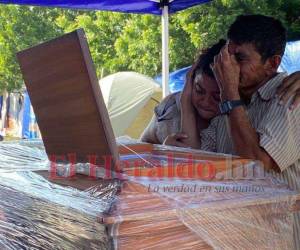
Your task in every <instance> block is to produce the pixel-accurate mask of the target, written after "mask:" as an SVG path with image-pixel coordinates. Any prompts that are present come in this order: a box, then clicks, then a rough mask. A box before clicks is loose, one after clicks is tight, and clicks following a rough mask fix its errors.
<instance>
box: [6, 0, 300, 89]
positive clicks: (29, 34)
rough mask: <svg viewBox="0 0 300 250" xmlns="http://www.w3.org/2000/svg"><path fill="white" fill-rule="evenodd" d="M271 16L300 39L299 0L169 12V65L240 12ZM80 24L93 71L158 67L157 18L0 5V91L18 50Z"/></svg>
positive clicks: (220, 34) (13, 79)
mask: <svg viewBox="0 0 300 250" xmlns="http://www.w3.org/2000/svg"><path fill="white" fill-rule="evenodd" d="M251 13H261V14H266V15H271V16H275V17H277V18H279V19H281V20H282V21H283V23H284V24H285V26H286V27H287V28H288V37H289V40H297V39H300V1H299V0H214V1H212V2H211V3H209V4H204V5H200V6H196V7H193V8H190V9H188V10H185V11H181V12H179V13H177V14H173V15H171V17H170V51H169V54H170V70H171V71H172V70H175V69H178V68H181V67H184V66H187V65H190V64H191V63H192V62H193V60H194V57H195V55H196V52H197V49H198V48H199V49H202V48H205V47H207V46H210V45H211V44H213V43H214V42H216V41H217V40H218V39H220V38H225V37H226V30H227V29H228V27H229V25H230V24H231V23H232V22H233V20H234V19H235V17H236V16H237V15H240V14H251ZM77 28H84V30H85V32H86V34H87V38H88V41H89V46H90V50H91V54H92V57H93V60H94V63H95V67H96V71H97V74H98V76H99V77H100V76H103V75H108V74H110V73H114V72H117V71H121V70H133V71H137V72H140V73H143V74H146V75H149V76H155V75H157V74H159V73H160V72H161V17H159V16H152V15H134V14H121V13H114V12H102V11H74V10H66V9H54V8H51V9H50V8H37V7H24V6H12V5H10V6H8V5H0V91H1V90H3V89H7V90H9V91H11V90H14V89H18V88H20V87H21V86H22V78H21V75H20V70H19V67H18V64H17V61H16V57H15V54H16V52H17V51H20V50H22V49H25V48H28V47H30V46H33V45H36V44H38V43H41V42H43V41H46V40H49V39H51V38H53V37H56V36H58V35H60V34H63V33H66V32H71V31H73V30H74V29H77Z"/></svg>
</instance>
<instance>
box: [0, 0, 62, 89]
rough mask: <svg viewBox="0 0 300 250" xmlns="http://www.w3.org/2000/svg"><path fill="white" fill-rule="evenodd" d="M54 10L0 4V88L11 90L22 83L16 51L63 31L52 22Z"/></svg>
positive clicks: (55, 12)
mask: <svg viewBox="0 0 300 250" xmlns="http://www.w3.org/2000/svg"><path fill="white" fill-rule="evenodd" d="M33 13H34V14H33ZM58 14H59V12H58V11H56V10H53V9H41V8H33V7H20V6H1V8H0V17H1V18H0V91H1V90H3V89H7V90H8V91H11V90H14V89H19V88H20V87H21V86H22V82H23V81H22V78H21V74H20V69H19V66H18V64H17V61H16V52H18V51H20V50H23V49H25V48H28V47H30V46H33V45H35V44H38V43H40V42H42V41H45V40H48V39H50V38H53V37H55V36H57V35H59V34H62V33H63V30H62V29H59V27H58V26H57V25H55V24H54V23H53V20H54V19H55V18H56V17H57V15H58Z"/></svg>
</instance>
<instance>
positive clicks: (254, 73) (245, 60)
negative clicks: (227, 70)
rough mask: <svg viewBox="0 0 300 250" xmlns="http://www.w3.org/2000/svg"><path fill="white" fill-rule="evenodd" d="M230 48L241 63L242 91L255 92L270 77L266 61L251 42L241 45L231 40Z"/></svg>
mask: <svg viewBox="0 0 300 250" xmlns="http://www.w3.org/2000/svg"><path fill="white" fill-rule="evenodd" d="M228 50H229V53H230V54H231V55H234V56H235V58H236V60H237V62H238V63H239V65H240V85H239V90H240V92H241V93H242V94H245V95H247V94H249V93H251V92H253V90H255V89H256V88H257V87H258V86H259V85H260V84H261V83H262V82H264V81H265V80H266V78H267V77H268V74H267V71H266V63H264V62H263V61H262V58H261V55H260V54H259V53H258V52H257V50H256V49H255V47H254V45H253V44H251V43H245V44H241V45H239V44H236V43H234V42H232V41H231V40H229V45H228Z"/></svg>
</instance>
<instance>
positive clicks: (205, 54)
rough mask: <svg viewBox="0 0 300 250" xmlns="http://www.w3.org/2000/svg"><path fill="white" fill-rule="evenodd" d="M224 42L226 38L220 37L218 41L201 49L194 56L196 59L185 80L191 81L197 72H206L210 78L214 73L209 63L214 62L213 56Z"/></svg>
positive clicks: (218, 51)
mask: <svg viewBox="0 0 300 250" xmlns="http://www.w3.org/2000/svg"><path fill="white" fill-rule="evenodd" d="M225 44H226V40H224V39H220V40H219V42H217V43H215V44H214V45H213V46H211V47H209V48H207V49H204V50H202V51H201V52H200V53H199V55H198V57H197V58H196V61H195V62H194V63H193V65H192V68H191V69H190V71H189V73H188V78H187V80H190V81H193V80H194V79H195V77H196V75H198V74H206V75H208V76H210V77H211V78H214V73H213V72H212V70H211V68H210V65H211V64H212V63H213V62H214V57H215V56H216V55H218V54H219V53H220V51H221V49H222V48H223V47H224V45H225Z"/></svg>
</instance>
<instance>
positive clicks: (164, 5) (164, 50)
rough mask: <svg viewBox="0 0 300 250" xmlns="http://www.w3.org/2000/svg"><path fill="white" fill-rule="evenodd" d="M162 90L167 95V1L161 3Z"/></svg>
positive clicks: (168, 91) (164, 95)
mask: <svg viewBox="0 0 300 250" xmlns="http://www.w3.org/2000/svg"><path fill="white" fill-rule="evenodd" d="M162 8H163V9H162V89H163V97H166V96H167V95H169V93H170V90H169V0H164V1H162Z"/></svg>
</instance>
